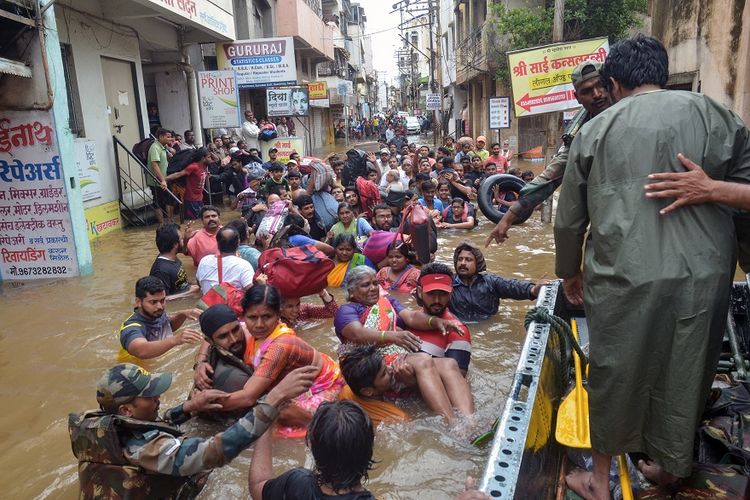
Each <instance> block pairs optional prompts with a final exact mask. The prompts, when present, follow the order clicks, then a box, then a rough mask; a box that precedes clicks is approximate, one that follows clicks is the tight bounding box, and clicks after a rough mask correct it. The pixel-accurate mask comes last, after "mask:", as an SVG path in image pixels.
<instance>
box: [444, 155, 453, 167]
mask: <svg viewBox="0 0 750 500" xmlns="http://www.w3.org/2000/svg"><path fill="white" fill-rule="evenodd" d="M441 161H442V162H443V168H448V167H452V166H453V157H452V156H446V157H445V158H443V159H442V160H441Z"/></svg>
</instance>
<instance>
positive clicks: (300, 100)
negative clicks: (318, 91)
mask: <svg viewBox="0 0 750 500" xmlns="http://www.w3.org/2000/svg"><path fill="white" fill-rule="evenodd" d="M309 109H310V100H309V99H308V91H307V87H303V86H299V87H287V88H283V89H267V90H266V111H267V112H268V116H307V115H308V113H309Z"/></svg>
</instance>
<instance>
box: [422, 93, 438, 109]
mask: <svg viewBox="0 0 750 500" xmlns="http://www.w3.org/2000/svg"><path fill="white" fill-rule="evenodd" d="M425 102H426V104H427V105H426V106H425V107H426V108H427V111H440V104H441V103H440V94H426V95H425Z"/></svg>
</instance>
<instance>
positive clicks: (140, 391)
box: [96, 363, 172, 411]
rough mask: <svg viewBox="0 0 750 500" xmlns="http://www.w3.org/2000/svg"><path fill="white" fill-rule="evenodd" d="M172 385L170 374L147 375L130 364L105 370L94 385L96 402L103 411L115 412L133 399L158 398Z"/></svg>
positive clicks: (141, 369) (147, 373)
mask: <svg viewBox="0 0 750 500" xmlns="http://www.w3.org/2000/svg"><path fill="white" fill-rule="evenodd" d="M171 384H172V374H171V373H149V372H147V371H146V370H144V369H143V368H141V367H140V366H137V365H134V364H132V363H121V364H119V365H115V366H113V367H112V368H110V369H109V370H107V371H106V372H105V373H104V375H102V378H100V379H99V382H98V383H97V384H96V400H97V401H98V402H99V406H101V408H102V410H104V411H115V410H116V409H117V407H118V406H120V405H121V404H124V403H127V402H129V401H131V400H132V399H133V398H137V397H144V398H150V397H154V396H160V395H162V394H164V392H166V390H167V389H169V386H170V385H171Z"/></svg>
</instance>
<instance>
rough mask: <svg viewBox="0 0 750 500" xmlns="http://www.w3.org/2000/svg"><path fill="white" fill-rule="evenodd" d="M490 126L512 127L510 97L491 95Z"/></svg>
mask: <svg viewBox="0 0 750 500" xmlns="http://www.w3.org/2000/svg"><path fill="white" fill-rule="evenodd" d="M488 103H489V108H490V109H489V113H488V115H489V117H490V128H491V129H499V128H510V97H490V98H489V99H488Z"/></svg>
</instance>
